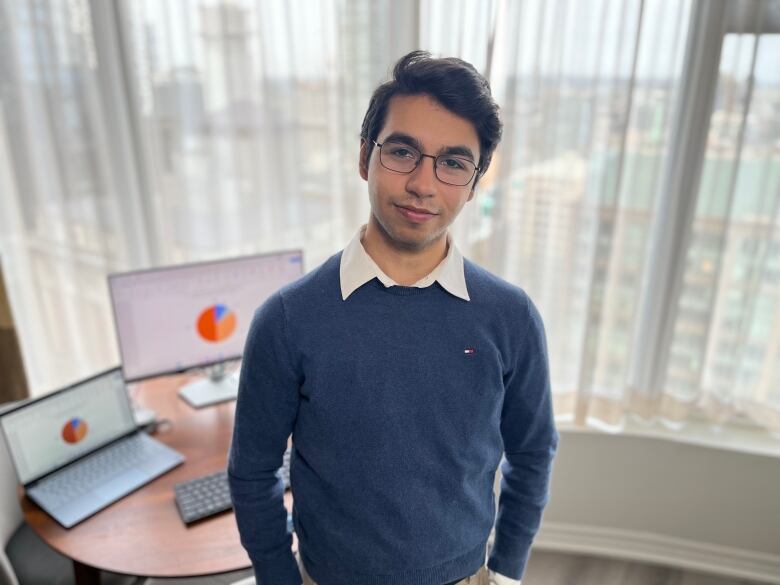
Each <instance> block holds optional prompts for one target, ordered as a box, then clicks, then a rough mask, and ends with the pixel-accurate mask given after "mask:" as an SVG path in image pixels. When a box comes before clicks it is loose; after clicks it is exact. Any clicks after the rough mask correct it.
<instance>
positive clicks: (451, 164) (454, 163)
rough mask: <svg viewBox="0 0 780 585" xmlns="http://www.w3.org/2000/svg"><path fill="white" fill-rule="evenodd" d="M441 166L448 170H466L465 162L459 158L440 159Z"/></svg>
mask: <svg viewBox="0 0 780 585" xmlns="http://www.w3.org/2000/svg"><path fill="white" fill-rule="evenodd" d="M439 164H440V165H441V166H443V167H444V168H445V169H448V170H461V169H465V168H466V165H465V164H464V162H463V161H462V160H460V159H457V158H440V159H439Z"/></svg>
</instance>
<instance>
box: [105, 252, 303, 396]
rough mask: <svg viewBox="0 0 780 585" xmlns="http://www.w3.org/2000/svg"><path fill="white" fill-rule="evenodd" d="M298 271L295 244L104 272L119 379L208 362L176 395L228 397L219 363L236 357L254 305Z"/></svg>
mask: <svg viewBox="0 0 780 585" xmlns="http://www.w3.org/2000/svg"><path fill="white" fill-rule="evenodd" d="M302 274H303V252H302V251H301V250H293V251H284V252H275V253H272V254H258V255H254V256H245V257H241V258H229V259H225V260H216V261H212V262H199V263H195V264H185V265H180V266H168V267H163V268H153V269H149V270H138V271H133V272H124V273H119V274H110V275H109V276H108V287H109V292H110V296H111V303H112V305H113V310H114V322H115V324H116V333H117V339H118V342H119V352H120V355H121V358H122V372H123V375H124V378H125V380H126V381H127V382H133V381H137V380H142V379H145V378H151V377H154V376H160V375H163V374H172V373H176V372H182V371H185V370H188V369H191V368H194V367H207V366H216V367H213V368H211V373H210V375H209V377H208V378H207V379H205V380H200V381H198V382H194V383H192V384H188V385H186V386H184V387H183V388H182V389H181V390H180V391H179V394H180V396H182V398H184V399H185V400H186V401H187V402H189V403H190V404H192V405H193V406H196V407H200V406H205V405H207V404H215V403H217V402H222V401H224V400H230V399H234V398H235V397H236V394H237V392H238V380H237V378H236V376H229V375H228V376H226V375H224V363H225V362H226V361H230V360H235V359H239V358H241V356H242V354H243V351H244V342H245V340H246V335H247V331H248V329H249V324H250V322H251V320H252V315H253V314H254V312H255V310H256V309H257V307H259V306H260V305H261V304H262V302H263V301H265V300H266V299H267V298H268V297H269V296H271V295H272V294H273V293H275V292H276V291H277V290H279V288H280V287H282V286H283V285H285V284H287V283H290V282H292V281H294V280H295V279H297V278H299V277H300V276H301V275H302Z"/></svg>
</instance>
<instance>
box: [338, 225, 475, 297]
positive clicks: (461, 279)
mask: <svg viewBox="0 0 780 585" xmlns="http://www.w3.org/2000/svg"><path fill="white" fill-rule="evenodd" d="M365 233H366V226H365V225H364V226H363V227H361V228H360V229H359V230H358V232H357V234H355V237H353V238H352V241H351V242H350V243H349V245H348V246H347V247H346V248H344V252H342V254H341V264H340V266H339V278H340V281H341V298H342V299H343V300H345V301H346V300H347V297H349V295H351V294H352V293H353V292H355V291H356V290H357V289H358V288H360V287H361V286H363V285H364V284H366V283H367V282H368V281H369V280H371V279H373V278H378V279H379V282H381V283H382V284H383V285H385V287H391V286H397V285H398V283H397V282H395V281H394V280H393V279H392V278H390V277H389V276H387V274H385V273H384V272H383V271H382V269H381V268H379V266H377V264H376V262H374V260H373V259H372V258H371V256H369V255H368V252H366V249H365V248H364V247H363V243H362V239H363V235H364V234H365ZM434 282H438V283H439V284H440V285H441V286H442V288H443V289H444V290H446V291H447V292H448V293H450V294H451V295H454V296H456V297H458V298H461V299H463V300H464V301H468V300H471V299H470V298H469V291H468V289H467V288H466V275H465V274H464V272H463V256H461V253H460V251H459V250H458V247H457V246H456V245H455V243H454V242H453V241H452V237H451V236H450V235H449V234H447V256H446V257H445V258H444V260H442V261H441V262H439V265H438V266H436V268H434V269H433V271H432V272H431V273H430V274H428V276H425V277H423V278H421V279H420V280H418V281H417V282H415V283H414V284H413V285H412V286H413V287H417V288H426V287H428V286H430V285H432V284H433V283H434Z"/></svg>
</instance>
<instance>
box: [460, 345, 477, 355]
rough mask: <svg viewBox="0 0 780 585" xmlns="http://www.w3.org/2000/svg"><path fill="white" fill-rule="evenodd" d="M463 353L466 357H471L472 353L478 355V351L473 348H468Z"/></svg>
mask: <svg viewBox="0 0 780 585" xmlns="http://www.w3.org/2000/svg"><path fill="white" fill-rule="evenodd" d="M463 353H465V354H466V355H471V354H472V353H477V350H476V349H474V348H473V347H467V348H466V349H464V350H463Z"/></svg>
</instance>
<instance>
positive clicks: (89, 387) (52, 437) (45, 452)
mask: <svg viewBox="0 0 780 585" xmlns="http://www.w3.org/2000/svg"><path fill="white" fill-rule="evenodd" d="M0 425H2V428H3V432H4V433H5V439H6V444H7V445H8V451H9V453H10V455H11V460H12V461H13V463H14V467H15V468H16V474H17V476H18V477H19V482H20V483H22V484H24V485H26V484H28V483H30V482H31V481H34V480H36V479H38V478H40V477H42V476H44V475H46V474H47V473H49V472H51V471H53V470H55V469H57V468H59V467H62V466H63V465H67V464H68V463H70V462H71V461H74V460H75V459H78V458H79V457H81V456H82V455H85V454H87V453H89V452H90V451H94V450H95V449H97V448H98V447H101V446H102V445H105V444H106V443H110V442H111V441H113V440H114V439H117V438H119V437H121V436H122V435H125V434H127V433H129V432H130V431H132V430H134V429H135V421H134V420H133V413H132V410H131V408H130V401H129V399H128V397H127V390H126V388H125V383H124V380H123V378H122V371H121V370H120V369H119V368H116V369H113V370H109V371H108V372H104V373H102V374H98V375H97V376H95V377H92V378H89V379H87V380H84V381H81V382H78V383H76V384H74V385H72V386H69V387H67V388H65V389H63V390H59V391H58V392H54V393H52V394H50V395H48V396H44V397H43V398H40V399H38V400H35V401H33V402H29V403H27V404H24V405H22V406H20V407H19V408H17V409H14V410H12V411H10V412H8V413H7V414H4V415H3V416H2V417H0Z"/></svg>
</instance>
